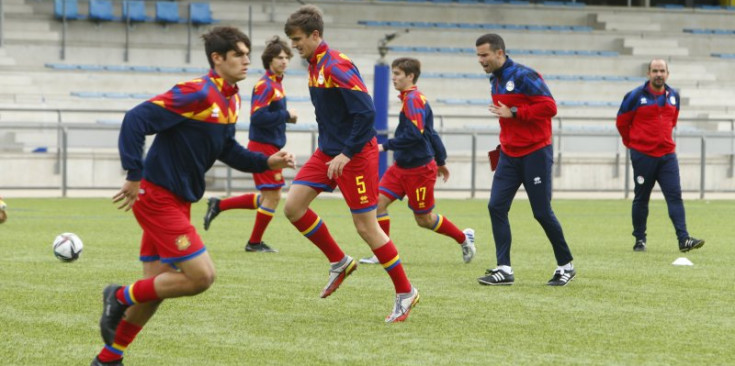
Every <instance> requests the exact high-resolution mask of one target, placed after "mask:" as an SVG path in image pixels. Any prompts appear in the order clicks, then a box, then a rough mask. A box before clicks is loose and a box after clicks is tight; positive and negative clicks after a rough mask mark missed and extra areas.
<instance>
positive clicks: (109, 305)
mask: <svg viewBox="0 0 735 366" xmlns="http://www.w3.org/2000/svg"><path fill="white" fill-rule="evenodd" d="M120 287H122V286H120V285H114V284H112V285H107V287H105V289H104V290H102V317H101V318H100V334H101V335H102V340H103V341H105V344H106V345H108V346H109V345H111V344H112V342H113V341H114V340H115V331H116V330H117V326H118V324H120V320H121V319H122V317H123V315H125V310H126V309H127V308H128V307H129V306H128V305H123V304H121V303H120V302H119V301H117V297H115V293H116V292H117V290H118V289H119V288H120Z"/></svg>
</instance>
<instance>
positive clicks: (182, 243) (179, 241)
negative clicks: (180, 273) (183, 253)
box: [176, 235, 191, 250]
mask: <svg viewBox="0 0 735 366" xmlns="http://www.w3.org/2000/svg"><path fill="white" fill-rule="evenodd" d="M190 245H191V242H190V241H189V238H188V237H187V236H186V235H181V236H179V237H178V238H176V247H177V248H179V250H186V249H187V248H189V246H190Z"/></svg>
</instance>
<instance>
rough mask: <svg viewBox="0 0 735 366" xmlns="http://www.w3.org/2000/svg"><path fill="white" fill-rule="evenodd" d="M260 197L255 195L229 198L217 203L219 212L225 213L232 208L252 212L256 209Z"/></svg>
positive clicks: (249, 194)
mask: <svg viewBox="0 0 735 366" xmlns="http://www.w3.org/2000/svg"><path fill="white" fill-rule="evenodd" d="M258 201H260V195H259V194H256V193H248V194H243V195H242V196H237V197H230V198H226V199H223V200H221V201H219V210H220V211H227V210H231V209H233V208H242V209H246V210H254V209H256V208H258Z"/></svg>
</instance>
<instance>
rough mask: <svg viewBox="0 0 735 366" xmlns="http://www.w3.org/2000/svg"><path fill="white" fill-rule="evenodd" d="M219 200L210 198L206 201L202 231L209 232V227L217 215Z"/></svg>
mask: <svg viewBox="0 0 735 366" xmlns="http://www.w3.org/2000/svg"><path fill="white" fill-rule="evenodd" d="M219 201H220V199H219V198H215V197H210V198H209V199H208V200H207V213H205V214H204V230H209V225H211V224H212V220H214V218H215V217H217V215H219Z"/></svg>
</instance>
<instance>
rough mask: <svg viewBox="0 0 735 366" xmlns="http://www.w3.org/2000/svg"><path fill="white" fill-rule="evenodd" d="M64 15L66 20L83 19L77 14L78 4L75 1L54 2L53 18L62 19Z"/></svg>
mask: <svg viewBox="0 0 735 366" xmlns="http://www.w3.org/2000/svg"><path fill="white" fill-rule="evenodd" d="M65 15H66V19H84V18H85V17H84V15H81V14H79V4H78V3H77V0H54V18H56V19H62V18H64V16H65Z"/></svg>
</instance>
